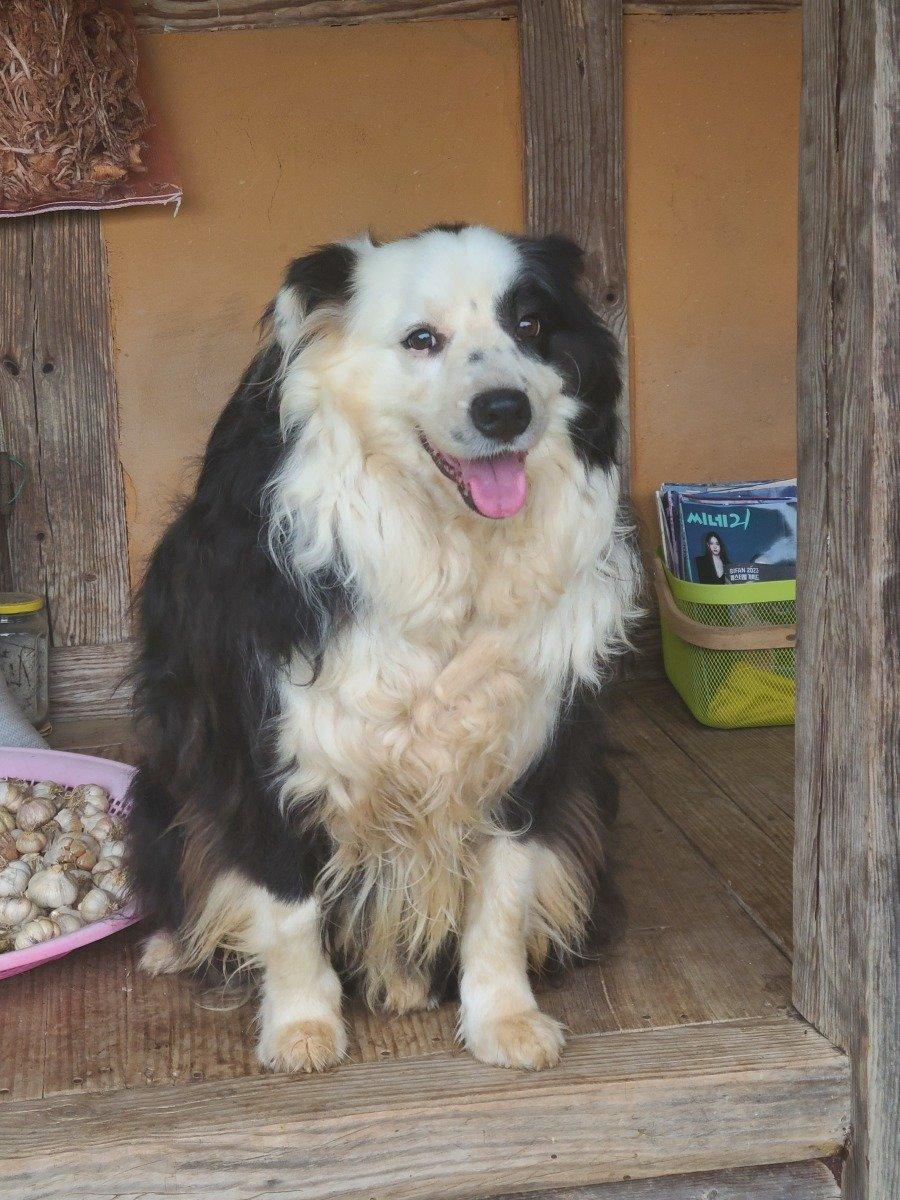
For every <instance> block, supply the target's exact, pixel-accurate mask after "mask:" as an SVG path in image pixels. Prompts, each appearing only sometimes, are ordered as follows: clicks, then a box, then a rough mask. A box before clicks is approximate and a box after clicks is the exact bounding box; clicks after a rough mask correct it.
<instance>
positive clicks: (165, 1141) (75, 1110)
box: [0, 1015, 848, 1200]
mask: <svg viewBox="0 0 900 1200" xmlns="http://www.w3.org/2000/svg"><path fill="white" fill-rule="evenodd" d="M847 1097H848V1072H847V1061H846V1059H845V1057H844V1056H843V1055H842V1054H840V1053H839V1052H837V1051H836V1050H835V1049H834V1048H833V1047H832V1046H831V1045H830V1044H829V1043H828V1042H827V1041H825V1039H824V1038H822V1037H821V1036H820V1035H819V1034H817V1033H815V1032H814V1031H813V1030H812V1029H810V1028H809V1027H808V1026H806V1025H804V1024H802V1023H801V1022H799V1021H797V1020H795V1019H794V1018H792V1017H789V1016H786V1015H785V1016H779V1017H774V1018H769V1019H756V1018H750V1019H747V1020H743V1021H728V1022H721V1023H714V1024H707V1025H696V1026H679V1027H673V1028H669V1029H647V1030H638V1031H630V1032H626V1033H610V1034H587V1035H583V1036H581V1037H577V1038H574V1039H573V1040H572V1042H571V1043H570V1045H569V1047H568V1050H567V1052H566V1054H565V1056H564V1059H563V1062H562V1064H561V1065H560V1066H559V1067H558V1068H557V1069H556V1070H554V1071H548V1072H542V1073H539V1074H535V1075H529V1074H526V1073H522V1072H507V1071H502V1070H499V1069H495V1068H490V1067H484V1066H481V1065H479V1064H477V1063H475V1062H473V1061H472V1060H471V1059H469V1058H468V1057H466V1056H459V1055H448V1054H443V1055H439V1056H432V1057H427V1058H412V1059H407V1060H405V1061H403V1060H394V1061H385V1062H381V1063H358V1064H353V1065H348V1066H346V1067H344V1068H342V1069H339V1070H336V1071H334V1072H331V1073H329V1074H326V1075H321V1076H312V1077H306V1078H289V1077H283V1076H282V1077H278V1076H272V1077H260V1076H248V1077H245V1078H238V1079H232V1080H229V1081H226V1082H224V1083H198V1084H196V1085H193V1086H178V1087H161V1086H158V1087H143V1088H133V1089H128V1090H124V1091H117V1092H107V1093H97V1094H93V1095H90V1094H81V1095H69V1096H66V1095H56V1096H51V1097H48V1098H46V1099H43V1100H35V1101H11V1102H9V1103H7V1104H6V1105H5V1106H4V1107H3V1109H2V1110H0V1144H2V1146H3V1156H4V1158H5V1160H6V1161H5V1168H6V1169H5V1172H4V1177H3V1179H2V1181H0V1197H3V1200H22V1197H24V1196H40V1197H42V1200H73V1198H74V1197H82V1196H85V1197H86V1196H89V1197H91V1198H92V1200H101V1198H102V1200H108V1198H112V1197H119V1196H122V1195H143V1194H145V1193H149V1194H151V1195H154V1196H156V1195H166V1196H185V1197H187V1196H190V1197H191V1200H222V1198H223V1197H228V1200H250V1198H251V1197H259V1196H261V1195H265V1196H266V1197H278V1196H284V1197H288V1196H290V1197H291V1200H322V1198H323V1197H328V1198H329V1200H372V1198H373V1197H377V1198H378V1200H426V1198H427V1200H437V1198H438V1197H440V1198H441V1200H454V1198H460V1200H462V1198H464V1197H467V1198H474V1197H490V1196H500V1195H503V1194H504V1193H505V1194H509V1193H511V1192H516V1191H522V1190H525V1191H539V1190H540V1189H541V1188H548V1187H551V1186H552V1187H556V1188H560V1187H574V1186H577V1185H585V1184H599V1183H606V1182H614V1181H620V1180H623V1179H628V1178H632V1179H638V1178H646V1177H653V1176H657V1175H668V1174H675V1175H678V1174H682V1173H687V1172H691V1171H710V1170H724V1169H728V1168H735V1167H748V1166H754V1165H764V1164H768V1163H773V1162H791V1161H800V1160H811V1159H814V1158H821V1157H827V1156H829V1155H832V1154H835V1153H837V1152H838V1151H839V1149H840V1148H841V1146H842V1145H843V1143H844V1141H845V1138H846V1133H847Z"/></svg>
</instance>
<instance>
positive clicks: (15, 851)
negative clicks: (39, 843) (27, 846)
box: [0, 832, 19, 865]
mask: <svg viewBox="0 0 900 1200" xmlns="http://www.w3.org/2000/svg"><path fill="white" fill-rule="evenodd" d="M17 858H19V847H18V846H17V845H16V839H15V838H14V837H13V835H12V834H11V833H5V832H4V833H0V865H5V864H6V863H9V862H13V861H14V860H15V859H17Z"/></svg>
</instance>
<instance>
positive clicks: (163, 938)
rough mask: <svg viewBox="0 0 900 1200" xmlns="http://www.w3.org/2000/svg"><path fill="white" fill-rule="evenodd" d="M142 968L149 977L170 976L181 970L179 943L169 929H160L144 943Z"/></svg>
mask: <svg viewBox="0 0 900 1200" xmlns="http://www.w3.org/2000/svg"><path fill="white" fill-rule="evenodd" d="M140 967H141V970H142V971H146V972H147V974H148V975H170V974H172V973H173V972H175V971H178V970H179V969H180V954H179V951H178V943H177V942H176V941H175V938H174V937H173V936H172V934H171V933H169V931H168V930H167V929H158V930H157V931H156V933H151V934H150V936H149V937H148V938H147V940H146V941H145V942H144V945H143V948H142V950H141V960H140Z"/></svg>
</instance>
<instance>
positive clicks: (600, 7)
mask: <svg viewBox="0 0 900 1200" xmlns="http://www.w3.org/2000/svg"><path fill="white" fill-rule="evenodd" d="M519 37H520V43H521V58H522V109H523V138H524V154H525V225H526V229H527V230H528V232H529V233H533V234H543V233H565V234H568V235H569V236H570V237H573V238H574V239H575V241H576V242H578V243H579V244H580V245H581V246H582V247H584V249H585V251H586V252H587V264H588V283H589V288H590V293H591V299H592V301H593V303H594V305H595V307H596V309H597V311H598V312H599V313H600V315H601V316H602V317H603V319H604V321H605V322H606V324H607V326H608V327H609V329H610V330H611V331H612V332H613V333H614V334H615V335H616V337H617V339H618V341H619V344H620V345H621V347H622V354H623V366H624V367H625V375H626V378H625V386H624V389H623V394H622V402H621V415H622V434H623V436H622V469H623V488H624V489H627V486H628V476H629V473H630V472H629V465H630V463H629V459H630V433H629V429H630V421H629V405H628V381H627V364H628V326H627V309H626V302H625V214H624V182H623V175H624V172H623V134H622V0H521V4H520V6H519Z"/></svg>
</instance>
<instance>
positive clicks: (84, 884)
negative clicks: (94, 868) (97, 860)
mask: <svg viewBox="0 0 900 1200" xmlns="http://www.w3.org/2000/svg"><path fill="white" fill-rule="evenodd" d="M66 874H67V875H68V876H69V878H70V879H71V880H72V882H73V883H74V884H75V886H76V887H77V888H78V899H79V900H80V899H81V897H82V896H83V895H84V894H85V892H89V891H90V890H91V888H92V887H94V877H93V875H92V874H91V873H90V871H82V870H79V868H78V867H72V868H71V869H70V870H68V871H67V872H66Z"/></svg>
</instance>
